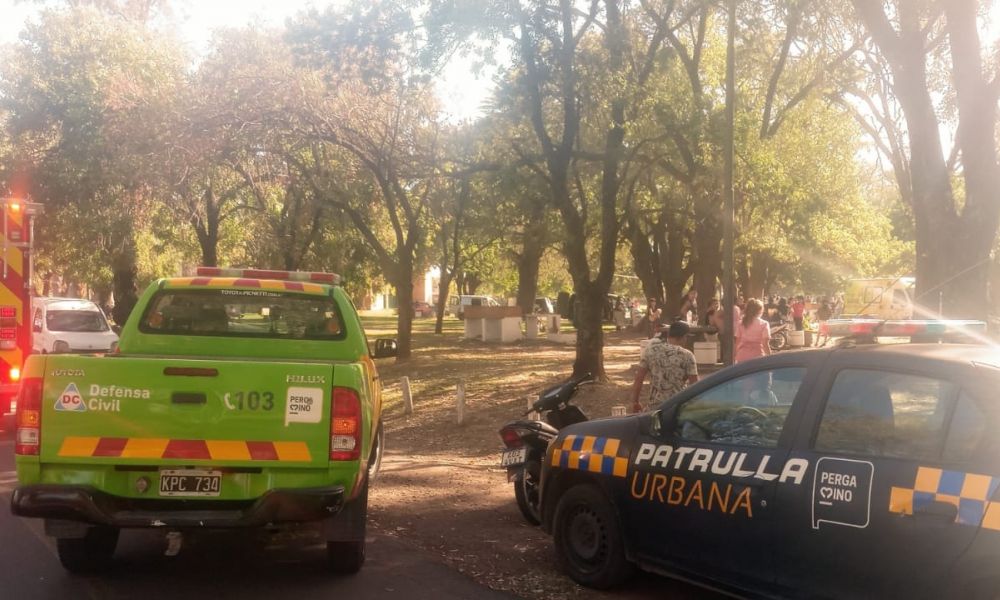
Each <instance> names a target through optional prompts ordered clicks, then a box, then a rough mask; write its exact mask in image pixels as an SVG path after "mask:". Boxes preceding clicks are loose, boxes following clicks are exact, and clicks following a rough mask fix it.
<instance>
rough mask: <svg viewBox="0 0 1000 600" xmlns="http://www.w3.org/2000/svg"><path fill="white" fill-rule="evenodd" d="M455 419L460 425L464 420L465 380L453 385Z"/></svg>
mask: <svg viewBox="0 0 1000 600" xmlns="http://www.w3.org/2000/svg"><path fill="white" fill-rule="evenodd" d="M455 421H456V422H457V423H458V424H459V425H461V424H462V423H463V422H464V421H465V382H464V381H460V382H458V385H456V386H455Z"/></svg>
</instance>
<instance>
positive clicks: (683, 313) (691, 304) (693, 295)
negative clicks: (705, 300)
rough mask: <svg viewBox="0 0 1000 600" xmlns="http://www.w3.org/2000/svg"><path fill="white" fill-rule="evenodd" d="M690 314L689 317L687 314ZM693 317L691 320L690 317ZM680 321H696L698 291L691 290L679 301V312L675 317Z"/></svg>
mask: <svg viewBox="0 0 1000 600" xmlns="http://www.w3.org/2000/svg"><path fill="white" fill-rule="evenodd" d="M688 313H690V315H689V314H688ZM691 315H693V319H692V316H691ZM677 316H678V318H679V319H681V320H682V321H687V322H689V323H690V322H692V320H694V321H697V319H698V290H695V289H691V290H688V293H686V294H684V297H683V298H682V299H681V310H680V313H679V314H678V315H677Z"/></svg>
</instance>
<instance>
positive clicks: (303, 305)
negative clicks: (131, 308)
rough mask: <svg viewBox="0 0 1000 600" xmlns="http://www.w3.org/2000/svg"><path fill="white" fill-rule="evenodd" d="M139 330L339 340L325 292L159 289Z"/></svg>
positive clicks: (337, 322) (334, 311)
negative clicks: (312, 293)
mask: <svg viewBox="0 0 1000 600" xmlns="http://www.w3.org/2000/svg"><path fill="white" fill-rule="evenodd" d="M139 330H140V331H142V332H143V333H154V334H168V335H169V334H174V335H211V336H224V337H248V338H279V339H297V340H300V339H340V338H342V337H343V331H344V328H343V320H342V319H341V316H340V312H339V311H338V310H337V306H336V304H335V303H334V301H333V299H332V298H330V297H328V296H316V295H308V294H297V293H291V292H277V291H265V290H229V289H213V290H161V291H160V292H157V294H156V296H154V297H153V299H152V301H151V302H150V303H149V307H148V308H147V309H146V312H145V314H144V315H143V317H142V321H141V322H140V324H139Z"/></svg>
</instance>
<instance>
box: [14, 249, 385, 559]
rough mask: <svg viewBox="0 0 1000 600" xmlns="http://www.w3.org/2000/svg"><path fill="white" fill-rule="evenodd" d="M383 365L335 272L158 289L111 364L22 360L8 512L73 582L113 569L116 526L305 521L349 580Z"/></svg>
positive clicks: (178, 281) (174, 283)
mask: <svg viewBox="0 0 1000 600" xmlns="http://www.w3.org/2000/svg"><path fill="white" fill-rule="evenodd" d="M394 353H395V342H394V340H378V343H377V344H376V348H375V352H374V354H370V353H369V348H368V342H367V339H366V337H365V332H364V329H363V328H362V325H361V322H360V320H359V318H358V314H357V312H356V310H355V308H354V306H353V304H352V303H351V301H350V299H349V298H348V296H347V295H346V294H345V293H344V291H343V289H342V288H341V287H340V286H339V278H338V277H337V276H336V275H333V274H328V273H303V272H284V271H260V270H252V269H218V268H204V267H203V268H199V269H198V272H197V276H196V277H186V278H172V279H161V280H159V281H156V282H154V283H153V284H152V285H150V286H149V288H148V289H147V290H146V291H145V293H143V295H142V297H141V298H140V299H139V302H138V304H137V305H136V307H135V309H134V310H133V311H132V313H131V316H130V317H129V319H128V321H127V322H126V324H125V326H124V328H123V329H122V333H121V340H120V343H119V345H118V349H117V351H116V352H114V353H111V354H107V355H104V356H85V355H71V354H45V355H37V354H36V355H32V356H30V357H29V358H28V360H27V362H26V363H25V365H24V373H23V377H22V385H21V389H20V392H19V396H18V403H17V413H16V424H17V425H16V439H15V455H16V456H15V458H16V465H17V477H18V487H17V488H16V490H15V491H14V494H13V496H12V498H11V507H12V512H13V513H14V514H16V515H19V516H22V517H35V518H41V519H44V520H45V530H46V533H47V534H48V535H50V536H52V537H54V538H55V539H56V545H57V549H58V554H59V559H60V561H61V562H62V564H63V566H64V567H65V568H66V569H68V570H69V571H71V572H94V571H98V570H101V569H104V568H106V567H108V566H109V565H110V564H111V561H112V557H113V554H114V551H115V546H116V544H117V540H118V535H119V531H120V530H121V529H123V528H160V529H162V530H164V531H165V532H167V534H168V535H166V536H165V538H166V539H168V540H169V541H170V542H171V543H176V542H177V540H182V539H183V535H184V532H185V531H190V530H197V529H205V528H211V529H224V528H248V527H260V528H267V529H272V528H279V529H280V528H281V527H283V526H288V527H302V526H303V525H302V524H303V523H308V522H314V523H315V524H316V525H317V527H315V528H314V529H316V530H318V531H319V532H320V534H321V535H322V539H323V540H324V541H325V542H326V546H327V554H328V559H329V565H330V568H331V570H332V571H333V572H336V573H353V572H356V571H358V570H359V569H360V568H361V565H362V564H363V562H364V558H365V522H366V513H367V504H368V486H369V482H370V480H371V478H372V476H373V475H374V473H375V471H376V470H377V467H378V462H379V461H380V458H381V452H382V428H381V421H380V413H381V400H380V395H381V392H380V383H379V379H378V374H377V372H376V370H375V364H374V361H373V360H372V358H378V357H385V356H392V355H394ZM306 527H307V528H309V527H310V526H308V525H306ZM175 551H176V550H175ZM168 553H169V550H168Z"/></svg>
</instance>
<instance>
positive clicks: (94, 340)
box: [31, 298, 118, 354]
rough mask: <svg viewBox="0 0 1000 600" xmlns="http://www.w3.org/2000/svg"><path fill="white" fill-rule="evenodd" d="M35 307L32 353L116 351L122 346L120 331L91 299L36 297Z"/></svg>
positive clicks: (32, 324)
mask: <svg viewBox="0 0 1000 600" xmlns="http://www.w3.org/2000/svg"><path fill="white" fill-rule="evenodd" d="M31 308H32V317H31V332H32V333H31V349H32V352H36V353H39V354H47V353H58V352H114V350H115V349H116V348H117V347H118V334H116V333H115V332H114V331H113V330H112V329H111V325H109V324H108V320H107V318H105V316H104V311H102V310H101V309H100V307H98V306H97V305H96V304H94V303H93V302H91V301H90V300H81V299H79V298H35V299H33V300H32V302H31Z"/></svg>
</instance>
